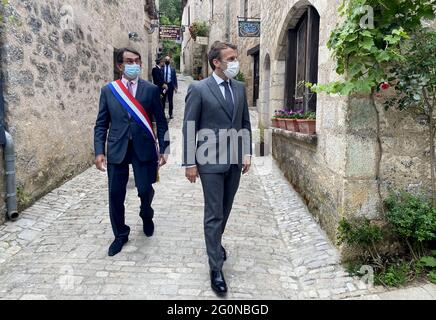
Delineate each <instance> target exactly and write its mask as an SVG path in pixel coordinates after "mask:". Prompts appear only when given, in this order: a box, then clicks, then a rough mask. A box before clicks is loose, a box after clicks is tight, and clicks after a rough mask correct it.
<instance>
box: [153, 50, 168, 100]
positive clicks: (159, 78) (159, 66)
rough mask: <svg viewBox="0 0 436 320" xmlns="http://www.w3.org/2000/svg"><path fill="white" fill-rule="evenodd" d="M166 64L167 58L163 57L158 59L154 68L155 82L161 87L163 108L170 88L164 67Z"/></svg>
mask: <svg viewBox="0 0 436 320" xmlns="http://www.w3.org/2000/svg"><path fill="white" fill-rule="evenodd" d="M164 65H165V59H164V58H163V57H160V58H157V59H156V66H155V67H154V68H153V70H152V76H153V83H154V84H155V85H156V86H158V87H159V89H160V97H161V102H162V108H164V107H165V100H164V98H165V94H166V91H167V90H168V86H167V85H166V84H165V79H164V74H163V67H164Z"/></svg>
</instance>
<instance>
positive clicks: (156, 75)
mask: <svg viewBox="0 0 436 320" xmlns="http://www.w3.org/2000/svg"><path fill="white" fill-rule="evenodd" d="M151 74H152V76H153V83H154V84H155V85H156V86H158V87H159V89H160V91H161V93H162V91H163V88H162V86H163V85H164V84H165V80H164V75H163V72H162V69H160V68H159V67H157V66H156V67H154V68H153V70H152V72H151Z"/></svg>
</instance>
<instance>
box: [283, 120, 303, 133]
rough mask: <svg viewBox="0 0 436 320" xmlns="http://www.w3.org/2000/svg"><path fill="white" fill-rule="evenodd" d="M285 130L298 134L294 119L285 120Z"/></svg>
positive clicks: (296, 123)
mask: <svg viewBox="0 0 436 320" xmlns="http://www.w3.org/2000/svg"><path fill="white" fill-rule="evenodd" d="M286 130H288V131H293V132H299V131H300V130H299V128H298V122H297V120H296V119H286Z"/></svg>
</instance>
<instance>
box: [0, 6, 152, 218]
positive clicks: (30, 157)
mask: <svg viewBox="0 0 436 320" xmlns="http://www.w3.org/2000/svg"><path fill="white" fill-rule="evenodd" d="M135 8H136V9H137V10H132V9H135ZM2 17H3V19H2V20H3V25H2V29H1V31H2V32H1V48H2V50H1V58H2V59H1V72H2V79H3V84H4V98H5V107H6V119H5V123H6V129H7V130H8V131H9V133H10V134H11V135H12V137H13V139H14V143H15V153H16V165H15V167H16V175H17V186H18V200H19V203H20V204H21V207H23V206H26V205H28V204H29V203H30V202H31V201H33V200H34V199H36V198H38V197H40V196H42V195H44V194H45V193H47V192H48V191H50V190H52V189H53V188H55V187H57V186H58V185H60V184H61V183H62V182H64V181H65V180H67V179H69V178H71V177H72V176H74V175H76V174H77V173H79V172H81V171H83V170H84V169H86V168H89V166H90V165H91V164H92V163H93V159H94V154H93V126H94V124H95V119H96V116H97V111H98V100H99V95H100V88H101V87H102V86H103V85H104V84H106V83H107V82H109V81H111V80H113V79H114V77H115V76H116V75H115V71H114V52H115V51H116V49H118V48H121V47H126V46H128V47H133V48H135V49H137V50H139V51H140V52H141V54H142V55H143V78H145V79H147V78H148V75H149V74H150V72H151V67H152V66H153V64H154V57H155V55H156V47H157V38H156V37H158V32H154V33H153V34H149V33H148V32H147V30H148V29H149V26H150V22H151V20H152V19H155V18H157V15H156V5H155V1H154V0H140V1H138V0H124V1H118V0H105V1H60V0H48V1H42V0H36V1H27V0H25V1H23V0H11V1H8V2H7V4H3V5H2ZM129 34H130V36H129ZM3 167H4V166H3V165H2V168H3ZM2 171H3V170H2ZM2 173H4V172H2ZM2 180H3V179H2ZM3 189H4V188H2V191H3ZM3 194H4V193H2V195H3ZM2 197H3V196H2ZM2 212H3V213H4V209H3V208H2ZM3 213H2V214H1V215H0V222H1V221H3V220H4V214H3Z"/></svg>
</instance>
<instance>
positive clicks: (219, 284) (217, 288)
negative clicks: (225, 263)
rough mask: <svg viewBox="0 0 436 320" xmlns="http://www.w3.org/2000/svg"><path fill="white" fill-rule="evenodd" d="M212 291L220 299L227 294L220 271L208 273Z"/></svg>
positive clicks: (224, 281)
mask: <svg viewBox="0 0 436 320" xmlns="http://www.w3.org/2000/svg"><path fill="white" fill-rule="evenodd" d="M210 282H211V287H212V290H213V291H214V292H215V293H216V294H217V295H218V296H220V297H223V296H225V295H226V294H227V284H226V280H225V279H224V274H223V272H222V271H212V270H211V271H210Z"/></svg>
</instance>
